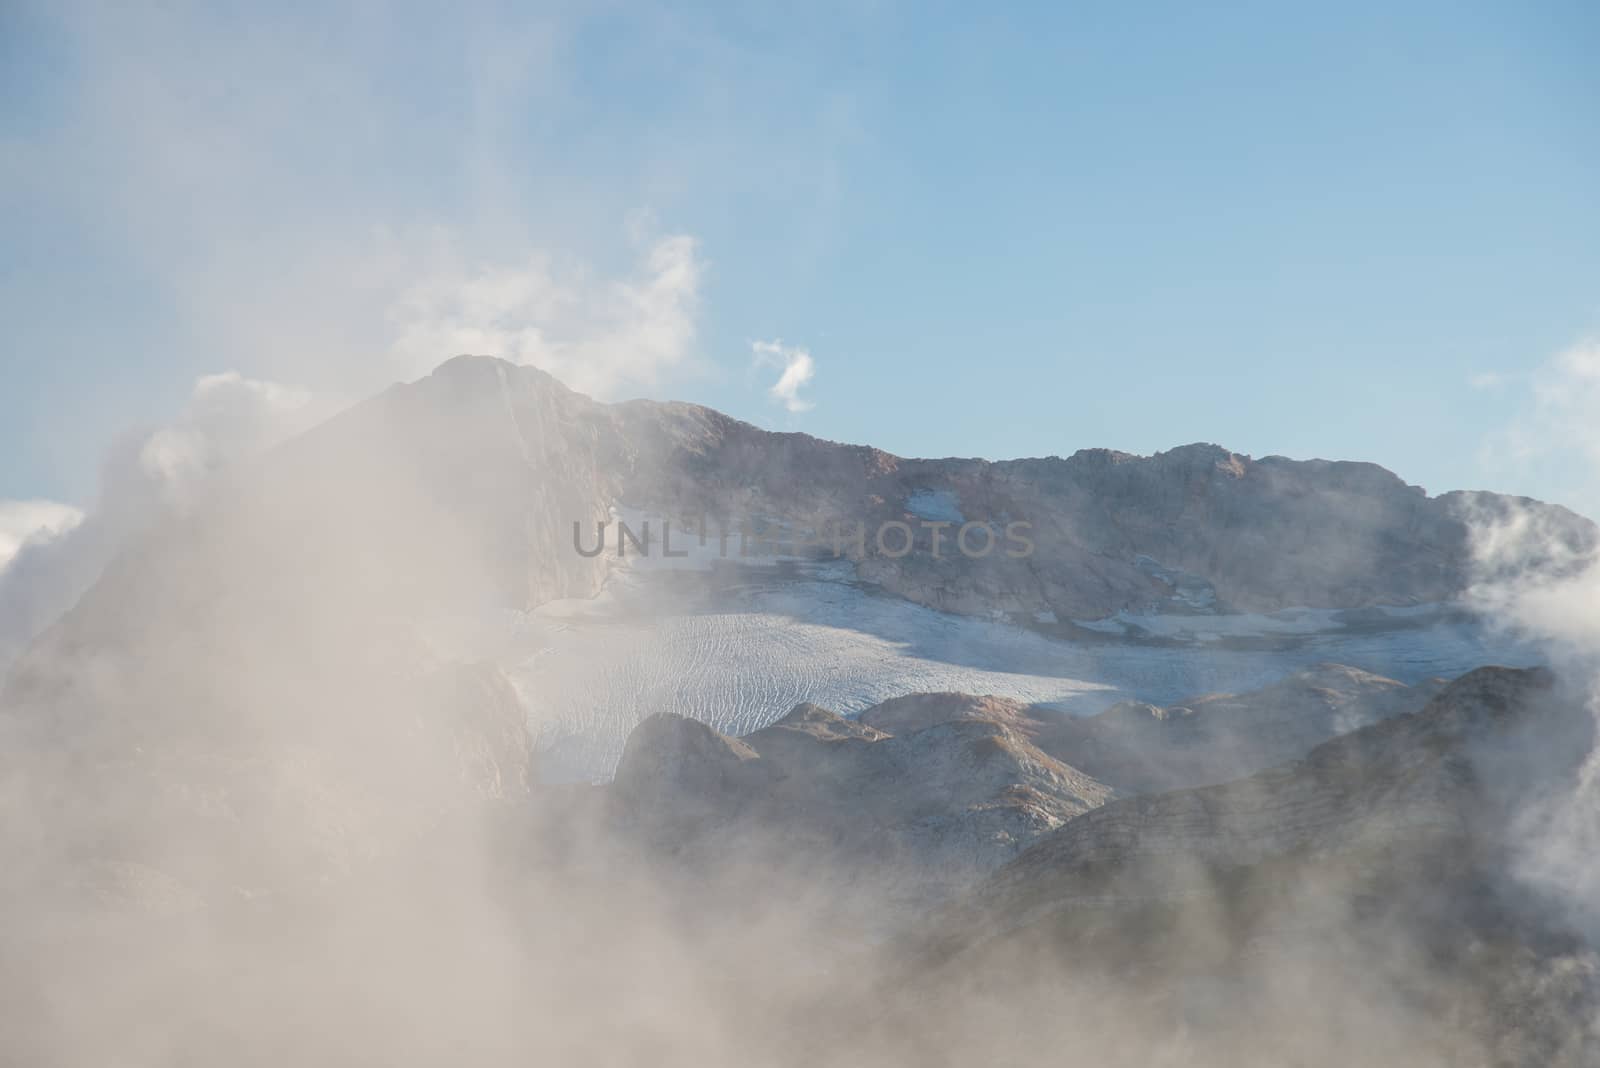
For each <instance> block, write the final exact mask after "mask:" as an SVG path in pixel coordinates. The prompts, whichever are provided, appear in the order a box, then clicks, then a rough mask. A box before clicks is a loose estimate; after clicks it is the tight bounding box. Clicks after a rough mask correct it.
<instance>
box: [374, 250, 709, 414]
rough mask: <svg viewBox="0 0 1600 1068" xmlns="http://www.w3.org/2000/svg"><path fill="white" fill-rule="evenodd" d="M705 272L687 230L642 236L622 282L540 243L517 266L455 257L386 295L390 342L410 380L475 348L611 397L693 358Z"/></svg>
mask: <svg viewBox="0 0 1600 1068" xmlns="http://www.w3.org/2000/svg"><path fill="white" fill-rule="evenodd" d="M703 273H704V265H703V263H702V262H701V259H700V256H699V250H698V246H697V244H696V242H695V240H694V238H692V237H690V236H688V235H687V234H671V235H668V236H665V237H661V238H658V239H656V240H654V241H651V242H649V243H648V247H646V248H644V249H643V250H642V255H641V256H640V259H639V262H638V263H637V264H636V265H635V268H634V270H633V272H632V273H630V274H629V275H627V276H625V277H620V278H601V277H595V275H594V273H593V272H592V271H591V270H590V269H589V268H588V267H587V266H586V265H583V264H563V263H560V262H558V261H557V260H556V258H555V257H554V256H552V255H551V254H550V253H548V252H545V251H536V252H533V253H531V254H530V255H528V256H527V257H526V258H525V259H523V260H522V261H521V262H519V263H513V264H491V265H483V264H480V265H477V266H473V267H466V266H464V265H462V264H461V263H460V262H459V258H457V259H456V262H454V263H450V264H447V265H446V266H444V267H442V268H441V267H438V266H435V267H434V269H433V270H432V271H431V273H429V274H427V275H426V276H425V277H424V278H423V280H422V281H420V282H416V283H415V284H413V285H411V286H409V287H408V288H406V289H404V290H403V291H402V292H400V293H399V294H398V295H397V296H396V297H395V298H394V301H393V303H392V305H391V307H390V309H389V312H388V315H387V319H388V320H389V322H390V324H391V327H392V329H393V332H394V336H393V340H392V343H391V346H390V348H391V352H392V353H393V354H394V357H395V359H396V360H397V361H398V363H399V365H400V366H401V367H402V368H403V371H402V373H404V374H405V375H407V376H408V377H415V376H417V375H421V374H425V373H427V372H428V371H431V370H432V369H433V368H434V367H435V366H436V365H437V364H439V363H440V362H441V361H443V360H444V359H446V358H448V357H450V356H455V355H458V354H460V353H475V354H480V355H488V356H499V357H500V358H502V359H506V360H510V361H511V362H513V363H522V364H534V365H537V366H539V367H540V368H542V369H544V370H546V371H549V372H550V373H551V374H553V375H555V376H556V377H557V378H559V379H561V380H562V381H563V382H565V383H566V384H567V385H568V386H571V387H572V388H573V389H576V390H579V391H581V392H584V393H589V394H591V395H594V396H597V397H601V398H607V399H609V398H612V397H615V396H617V395H618V394H619V393H621V392H622V391H624V390H631V389H638V388H649V387H652V386H655V385H656V384H658V383H659V382H660V381H661V379H662V378H663V377H664V376H665V375H666V374H667V373H668V372H669V371H674V370H681V369H684V368H686V367H688V366H690V365H691V364H692V363H693V345H694V339H695V328H696V318H697V314H698V311H699V304H700V281H701V277H702V275H703Z"/></svg>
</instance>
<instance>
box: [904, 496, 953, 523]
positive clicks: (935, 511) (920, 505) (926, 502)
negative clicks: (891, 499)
mask: <svg viewBox="0 0 1600 1068" xmlns="http://www.w3.org/2000/svg"><path fill="white" fill-rule="evenodd" d="M906 511H908V512H910V513H911V514H912V515H914V516H916V517H917V518H918V519H926V520H928V521H929V522H933V523H941V522H943V523H965V522H966V521H967V517H966V516H964V515H962V514H961V506H960V503H959V502H958V501H957V500H956V495H955V494H954V493H952V492H951V491H949V490H928V489H921V490H917V491H916V492H915V493H913V494H912V495H911V496H910V497H908V498H907V499H906Z"/></svg>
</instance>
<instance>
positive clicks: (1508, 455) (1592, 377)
mask: <svg viewBox="0 0 1600 1068" xmlns="http://www.w3.org/2000/svg"><path fill="white" fill-rule="evenodd" d="M1517 396H1519V397H1520V403H1518V404H1517V405H1516V406H1515V408H1514V410H1513V414H1512V415H1511V417H1510V419H1509V421H1508V422H1507V423H1506V424H1505V425H1504V426H1502V427H1500V428H1498V429H1497V430H1494V431H1493V432H1491V433H1490V434H1489V435H1488V437H1487V438H1486V439H1485V442H1484V446H1483V450H1482V455H1481V459H1482V463H1483V465H1484V467H1485V469H1486V470H1489V471H1492V472H1496V473H1499V474H1503V475H1509V474H1524V475H1525V474H1527V473H1529V472H1531V471H1534V470H1537V471H1539V472H1540V473H1541V474H1544V475H1546V476H1547V477H1552V478H1555V479H1558V480H1565V481H1566V482H1568V483H1569V484H1570V485H1569V486H1568V487H1567V491H1566V494H1565V496H1566V499H1567V501H1568V503H1571V504H1574V505H1575V506H1577V507H1579V508H1580V509H1581V510H1583V511H1586V512H1588V513H1589V514H1591V515H1594V514H1597V512H1600V339H1597V338H1589V339H1585V340H1583V341H1580V342H1578V343H1576V344H1574V345H1572V346H1570V347H1568V348H1566V349H1564V350H1563V351H1561V352H1559V353H1557V354H1556V355H1555V356H1553V357H1551V358H1550V359H1549V360H1547V361H1545V363H1544V364H1542V365H1541V366H1540V367H1539V368H1537V369H1536V370H1535V371H1534V372H1533V373H1532V374H1531V375H1529V376H1527V379H1526V389H1525V390H1518V393H1517Z"/></svg>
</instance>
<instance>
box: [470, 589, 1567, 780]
mask: <svg viewBox="0 0 1600 1068" xmlns="http://www.w3.org/2000/svg"><path fill="white" fill-rule="evenodd" d="M722 571H723V574H722V575H721V581H719V582H718V583H716V584H715V585H714V586H713V585H708V581H709V580H708V577H707V576H704V575H684V574H682V573H680V574H677V575H670V574H660V573H654V574H652V573H642V572H636V571H629V572H627V573H623V574H620V575H618V576H617V577H616V578H615V579H614V580H613V582H612V583H610V584H609V585H608V588H607V591H606V593H605V594H604V595H603V596H602V597H600V598H596V599H593V600H588V601H567V602H558V603H555V604H551V605H546V606H544V607H542V608H541V609H539V610H538V611H536V612H534V613H529V614H526V615H522V616H518V617H516V618H515V619H514V620H513V621H512V622H511V623H510V624H509V625H508V624H506V623H504V622H502V623H500V624H499V626H500V627H501V629H502V631H505V632H508V633H502V635H501V637H500V639H499V642H498V650H497V652H496V654H495V655H496V658H497V659H499V660H500V661H501V662H502V663H504V664H505V665H506V667H507V669H508V670H509V672H510V673H511V676H512V678H513V680H514V681H515V683H516V684H517V687H518V689H519V691H520V692H521V693H522V694H523V697H524V699H525V701H526V702H527V705H528V708H529V713H530V722H531V724H532V726H533V729H534V731H535V734H536V737H537V739H538V745H539V748H540V750H541V759H542V768H543V771H544V773H545V775H546V776H547V777H548V778H550V779H554V780H564V781H571V780H596V779H603V778H606V777H608V776H609V775H610V774H611V772H612V770H613V769H614V768H615V765H616V761H617V759H618V758H619V757H620V755H621V752H622V745H623V743H624V741H625V740H626V738H627V735H628V733H629V731H631V730H632V728H633V727H634V726H635V725H636V724H637V723H638V722H639V721H640V720H642V719H644V718H645V717H646V716H649V715H651V714H653V713H657V712H676V713H678V714H680V715H685V716H691V717H693V718H695V719H699V720H702V721H704V722H706V723H709V724H710V725H712V726H713V727H716V728H717V729H718V730H721V731H724V732H727V733H730V734H743V733H747V732H749V731H753V730H757V729H759V728H761V727H763V726H766V725H767V724H769V723H771V722H772V721H774V720H776V719H777V718H779V717H781V716H782V715H784V714H785V713H786V712H788V711H789V710H790V709H791V708H793V707H794V705H795V704H797V703H799V702H801V701H811V702H814V703H816V704H819V705H822V706H824V707H826V708H832V709H835V710H836V711H839V712H841V713H844V714H847V715H849V714H854V713H858V712H860V711H862V710H863V709H865V708H867V707H869V706H871V705H873V704H876V703H877V702H879V701H882V700H885V699H887V698H890V697H896V696H899V695H901V694H905V693H912V692H916V691H926V690H956V691H962V692H966V693H989V694H998V695H1002V696H1006V697H1012V698H1016V699H1019V700H1024V701H1029V702H1033V703H1037V704H1041V705H1046V706H1049V707H1053V708H1057V709H1060V710H1063V711H1066V712H1069V713H1074V714H1088V713H1093V712H1096V711H1099V710H1101V709H1103V708H1105V707H1107V706H1108V705H1110V704H1112V703H1114V702H1115V701H1118V700H1122V699H1125V698H1134V699H1138V700H1143V701H1150V702H1154V703H1157V704H1167V703H1171V702H1174V701H1177V700H1180V699H1182V698H1185V697H1189V696H1193V695H1195V694H1198V693H1207V692H1233V691H1239V690H1246V689H1252V688H1255V687H1259V686H1263V685H1266V684H1267V683H1270V682H1272V681H1275V680H1277V679H1279V678H1281V677H1282V676H1284V675H1285V674H1287V673H1289V672H1291V671H1294V670H1296V669H1298V668H1301V667H1305V666H1309V665H1311V664H1314V663H1317V662H1320V661H1327V660H1331V661H1337V662H1340V663H1345V664H1351V665H1354V666H1356V667H1360V668H1364V669H1367V670H1369V671H1375V672H1377V673H1379V674H1383V675H1388V676H1391V677H1394V678H1398V679H1400V680H1402V681H1405V682H1416V681H1420V680H1422V679H1424V678H1427V677H1430V676H1434V675H1441V676H1454V675H1458V674H1460V673H1462V672H1464V671H1467V670H1469V669H1471V668H1474V667H1477V666H1479V665H1481V664H1484V663H1490V662H1493V663H1501V664H1513V665H1515V664H1529V663H1535V662H1538V659H1539V657H1538V656H1537V654H1536V652H1535V651H1534V650H1531V649H1529V648H1526V647H1521V646H1518V645H1516V644H1515V643H1512V642H1510V641H1509V640H1507V639H1503V638H1494V637H1492V636H1490V635H1488V634H1486V633H1485V632H1484V631H1483V630H1482V629H1481V628H1479V627H1477V626H1475V625H1472V624H1470V623H1466V622H1460V621H1457V622H1436V623H1434V624H1433V625H1429V626H1425V627H1409V628H1407V627H1401V628H1393V627H1391V628H1388V629H1382V628H1376V629H1375V628H1354V627H1341V626H1340V625H1339V623H1338V621H1337V620H1336V619H1335V618H1334V614H1333V613H1327V612H1313V611H1310V610H1305V611H1301V612H1290V613H1275V614H1274V615H1272V616H1220V617H1219V616H1210V617H1192V616H1179V617H1152V616H1140V617H1135V618H1136V619H1137V620H1138V622H1139V625H1141V626H1143V627H1144V629H1145V630H1146V632H1157V633H1162V634H1167V635H1172V634H1179V635H1181V634H1185V633H1188V632H1187V631H1185V630H1184V629H1183V628H1193V627H1196V626H1199V625H1202V624H1204V625H1207V626H1210V627H1211V629H1210V630H1208V631H1201V632H1199V633H1196V634H1194V635H1192V636H1193V637H1195V638H1197V639H1198V640H1197V642H1196V644H1194V645H1190V646H1185V647H1172V646H1157V645H1151V644H1148V643H1139V642H1135V641H1127V640H1097V641H1092V642H1075V641H1070V640H1065V639H1062V638H1059V637H1056V636H1053V635H1051V634H1048V633H1045V632H1042V630H1036V629H1031V628H1027V627H1022V626H1017V625H1013V624H1011V623H1006V622H997V621H991V620H983V619H975V618H970V617H964V616H955V615H949V614H946V613H942V612H937V611H934V610H932V609H929V608H924V607H921V606H919V605H915V604H912V603H910V602H907V601H903V600H900V599H898V598H894V597H890V596H886V595H884V594H882V593H880V592H877V591H875V590H874V589H873V588H871V587H865V586H862V585H859V584H857V583H855V582H853V581H851V579H850V574H851V572H850V569H849V567H848V565H847V564H844V565H838V564H832V563H830V564H826V565H821V566H800V567H796V566H792V565H791V566H783V567H774V568H752V567H726V568H723V569H722ZM1156 620H1159V621H1163V622H1160V623H1157V624H1156V625H1155V626H1151V623H1152V621H1156ZM1169 621H1170V626H1169V625H1168V622H1169ZM1219 628H1220V629H1219ZM1252 628H1260V629H1254V630H1253V629H1252ZM1119 629H1120V627H1119ZM1252 634H1260V635H1267V636H1275V637H1278V638H1280V639H1284V641H1283V642H1282V643H1281V644H1282V647H1281V648H1272V649H1237V648H1222V647H1218V646H1217V644H1216V643H1217V642H1218V641H1220V640H1221V639H1223V638H1225V637H1226V638H1231V637H1239V636H1242V635H1252Z"/></svg>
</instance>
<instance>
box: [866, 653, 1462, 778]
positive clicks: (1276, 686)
mask: <svg viewBox="0 0 1600 1068" xmlns="http://www.w3.org/2000/svg"><path fill="white" fill-rule="evenodd" d="M1441 685H1443V683H1442V681H1440V680H1433V681H1430V682H1425V683H1422V684H1420V685H1417V686H1407V685H1405V684H1404V683H1400V682H1396V681H1395V680H1394V679H1388V678H1384V677H1383V676H1380V675H1374V674H1372V673H1371V672H1367V671H1362V670H1360V669H1359V668H1353V667H1350V666H1348V665H1344V664H1318V665H1316V666H1314V667H1311V668H1307V669H1304V670H1301V671H1296V672H1293V673H1291V674H1290V675H1288V676H1287V677H1285V678H1283V679H1281V680H1280V681H1278V682H1276V683H1273V684H1272V685H1270V686H1266V687H1263V688H1262V689H1259V690H1251V691H1249V692H1246V693H1238V694H1202V695H1199V696H1196V697H1191V698H1188V699H1186V700H1184V701H1181V702H1179V703H1177V704H1174V705H1171V706H1168V707H1165V708H1162V707H1158V706H1156V705H1150V704H1144V703H1141V702H1136V701H1124V702H1120V703H1118V704H1116V705H1113V706H1112V707H1111V708H1109V709H1107V710H1106V711H1104V712H1101V713H1099V714H1097V715H1093V716H1085V717H1081V718H1080V717H1076V716H1069V715H1065V714H1062V713H1059V712H1052V711H1049V710H1047V709H1040V708H1033V707H1030V706H1029V705H1027V704H1025V703H1023V702H1020V701H1013V700H1009V699H1007V698H1003V697H993V696H985V697H978V696H973V695H970V694H958V693H925V694H908V695H906V696H904V697H897V698H894V699H892V700H889V701H885V702H883V703H882V704H879V705H875V706H873V707H872V708H869V709H867V710H866V711H865V712H863V713H861V716H860V721H861V722H862V723H864V724H867V725H869V726H872V727H877V728H881V729H883V730H886V731H890V732H892V733H906V732H907V731H913V730H922V729H925V728H928V727H932V726H935V725H937V724H940V723H946V722H949V721H952V720H961V719H980V720H991V721H993V722H996V723H1002V724H1004V725H1006V726H1007V727H1008V728H1010V729H1012V730H1014V731H1017V732H1019V733H1020V734H1022V735H1023V736H1025V737H1027V738H1028V739H1029V740H1031V741H1032V742H1033V744H1034V745H1036V746H1038V747H1039V748H1040V749H1041V750H1043V751H1044V752H1046V753H1049V754H1050V755H1051V756H1053V757H1055V758H1056V759H1058V760H1061V761H1063V762H1065V763H1067V764H1069V765H1071V766H1073V767H1075V768H1079V769H1081V770H1083V771H1084V772H1086V773H1087V774H1089V775H1092V776H1093V777H1094V778H1096V779H1098V780H1099V781H1101V782H1104V783H1107V784H1108V785H1110V786H1112V787H1114V788H1115V789H1116V790H1117V792H1118V793H1119V794H1121V795H1123V796H1127V795H1129V794H1141V793H1162V792H1165V791H1168V790H1177V789H1182V788H1185V787H1190V786H1201V785H1205V784H1208V783H1220V782H1226V781H1228V780H1229V779H1237V778H1241V777H1243V776H1245V775H1249V774H1251V773H1252V772H1256V771H1260V770H1262V769H1263V768H1269V767H1272V766H1273V765H1275V764H1281V763H1283V762H1285V761H1288V760H1293V759H1296V758H1298V757H1301V756H1304V755H1305V754H1306V753H1307V752H1309V751H1310V750H1311V749H1312V748H1313V747H1315V746H1316V745H1319V744H1320V743H1322V742H1325V741H1327V740H1328V739H1330V738H1333V737H1335V736H1336V735H1340V734H1344V733H1347V732H1349V731H1352V730H1355V729H1356V728H1358V727H1364V726H1367V725H1369V724H1372V723H1377V722H1379V721H1381V720H1385V719H1388V718H1390V717H1391V716H1394V715H1398V714H1399V713H1401V712H1408V711H1415V710H1417V709H1419V708H1421V707H1422V706H1423V705H1424V704H1425V703H1426V702H1427V701H1428V699H1429V698H1430V697H1432V696H1433V695H1434V694H1435V693H1436V692H1437V691H1438V689H1439V687H1440V686H1441Z"/></svg>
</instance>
